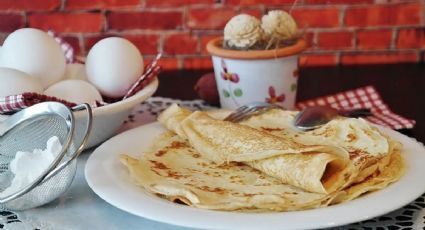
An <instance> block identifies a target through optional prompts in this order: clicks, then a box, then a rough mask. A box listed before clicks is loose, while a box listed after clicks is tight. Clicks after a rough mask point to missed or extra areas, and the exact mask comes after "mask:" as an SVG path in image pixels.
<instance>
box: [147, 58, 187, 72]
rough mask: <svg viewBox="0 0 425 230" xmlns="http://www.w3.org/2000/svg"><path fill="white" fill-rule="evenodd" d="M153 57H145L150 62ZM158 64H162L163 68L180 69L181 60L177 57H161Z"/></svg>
mask: <svg viewBox="0 0 425 230" xmlns="http://www.w3.org/2000/svg"><path fill="white" fill-rule="evenodd" d="M152 59H153V58H145V61H146V62H145V63H146V64H148V63H150V62H151V61H152ZM158 65H159V66H161V68H162V69H163V70H177V69H179V60H178V59H177V58H170V57H165V58H164V57H163V58H161V59H159V62H158Z"/></svg>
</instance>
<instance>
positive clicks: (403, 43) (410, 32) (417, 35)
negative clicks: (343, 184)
mask: <svg viewBox="0 0 425 230" xmlns="http://www.w3.org/2000/svg"><path fill="white" fill-rule="evenodd" d="M397 48H425V28H417V29H403V30H400V31H399V32H398V36H397Z"/></svg>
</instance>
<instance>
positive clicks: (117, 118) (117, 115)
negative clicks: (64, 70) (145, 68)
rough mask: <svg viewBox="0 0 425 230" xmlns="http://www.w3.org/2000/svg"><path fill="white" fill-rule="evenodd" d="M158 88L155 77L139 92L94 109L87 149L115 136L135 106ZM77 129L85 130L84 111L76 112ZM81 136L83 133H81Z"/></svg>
mask: <svg viewBox="0 0 425 230" xmlns="http://www.w3.org/2000/svg"><path fill="white" fill-rule="evenodd" d="M157 88H158V80H157V79H155V80H154V81H152V82H151V83H150V84H149V85H147V86H146V87H145V88H144V89H143V90H141V91H139V92H138V93H137V94H135V95H133V96H131V97H129V98H127V99H125V100H122V101H119V102H115V103H113V104H109V105H105V106H102V107H98V108H94V109H93V127H92V131H91V134H90V137H89V141H88V144H87V146H86V149H88V148H91V147H94V146H96V145H98V144H100V143H102V142H103V141H105V140H107V139H108V138H110V137H112V136H114V135H115V134H116V132H117V130H118V129H119V128H120V126H121V125H122V124H123V122H124V121H125V120H126V119H127V117H128V115H129V114H130V113H131V111H132V110H133V108H134V107H135V106H136V105H138V104H140V103H142V102H143V101H145V100H146V99H148V98H149V97H150V96H152V94H154V93H155V91H156V89H157ZM75 118H76V124H77V125H76V130H77V135H79V134H78V131H80V132H82V131H83V130H84V126H85V122H84V112H77V113H75ZM79 136H81V135H79Z"/></svg>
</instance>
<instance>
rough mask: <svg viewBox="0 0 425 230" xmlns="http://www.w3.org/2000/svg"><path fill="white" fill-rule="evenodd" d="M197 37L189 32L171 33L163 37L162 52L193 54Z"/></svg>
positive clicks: (196, 44) (195, 49)
mask: <svg viewBox="0 0 425 230" xmlns="http://www.w3.org/2000/svg"><path fill="white" fill-rule="evenodd" d="M197 46H198V38H197V37H196V36H193V35H189V34H173V35H169V36H166V37H165V40H164V52H165V53H167V54H194V53H196V52H197Z"/></svg>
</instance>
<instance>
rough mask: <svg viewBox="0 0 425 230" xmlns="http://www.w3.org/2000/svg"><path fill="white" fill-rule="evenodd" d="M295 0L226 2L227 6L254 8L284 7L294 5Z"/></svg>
mask: <svg viewBox="0 0 425 230" xmlns="http://www.w3.org/2000/svg"><path fill="white" fill-rule="evenodd" d="M294 1H295V0H226V4H229V5H241V6H252V5H260V4H264V5H267V6H270V5H283V4H293V3H294Z"/></svg>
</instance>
